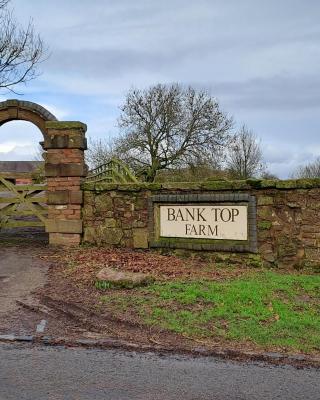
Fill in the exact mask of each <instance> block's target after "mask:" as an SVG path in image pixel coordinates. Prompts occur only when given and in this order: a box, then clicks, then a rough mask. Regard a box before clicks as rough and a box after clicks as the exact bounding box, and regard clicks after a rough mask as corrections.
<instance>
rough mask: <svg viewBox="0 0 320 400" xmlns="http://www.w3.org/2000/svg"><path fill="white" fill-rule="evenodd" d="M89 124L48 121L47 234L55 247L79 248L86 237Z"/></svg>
mask: <svg viewBox="0 0 320 400" xmlns="http://www.w3.org/2000/svg"><path fill="white" fill-rule="evenodd" d="M86 129H87V127H86V125H85V124H82V123H81V122H62V121H61V122H58V121H50V122H46V133H47V134H46V136H45V138H44V142H43V145H42V146H43V149H44V150H46V151H47V153H46V160H45V175H46V178H47V185H48V190H47V202H48V220H47V222H46V232H48V233H49V243H50V244H53V245H69V246H70V245H79V244H80V242H81V236H82V218H81V208H82V203H83V193H82V190H81V186H80V185H81V179H82V178H83V177H84V176H86V174H87V167H86V165H85V162H84V150H86V148H87V143H86V138H85V132H86Z"/></svg>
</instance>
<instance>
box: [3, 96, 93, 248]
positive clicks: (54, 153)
mask: <svg viewBox="0 0 320 400" xmlns="http://www.w3.org/2000/svg"><path fill="white" fill-rule="evenodd" d="M14 120H24V121H29V122H32V123H33V124H34V125H36V126H37V127H38V128H39V129H40V131H41V132H42V134H43V142H41V143H40V144H41V145H42V147H43V149H44V150H45V151H46V157H45V176H46V179H47V186H48V189H47V203H48V220H47V221H46V232H48V233H49V243H50V244H53V245H78V244H80V241H81V236H82V218H81V208H82V203H83V193H82V190H81V179H82V178H83V177H84V176H86V175H87V167H86V165H85V162H84V150H86V148H87V142H86V138H85V132H86V129H87V127H86V125H85V124H83V123H81V122H77V121H58V120H57V118H56V117H55V116H54V115H52V114H51V113H50V112H49V111H48V110H46V109H45V108H44V107H42V106H40V105H39V104H36V103H32V102H29V101H19V100H7V101H4V102H0V125H3V124H5V123H6V122H9V121H14Z"/></svg>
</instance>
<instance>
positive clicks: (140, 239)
mask: <svg viewBox="0 0 320 400" xmlns="http://www.w3.org/2000/svg"><path fill="white" fill-rule="evenodd" d="M133 247H134V248H135V249H147V248H148V247H149V232H148V230H147V229H142V228H136V229H133Z"/></svg>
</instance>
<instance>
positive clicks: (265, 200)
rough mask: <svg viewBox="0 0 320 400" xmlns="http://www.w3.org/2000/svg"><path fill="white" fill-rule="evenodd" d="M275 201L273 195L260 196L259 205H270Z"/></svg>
mask: <svg viewBox="0 0 320 400" xmlns="http://www.w3.org/2000/svg"><path fill="white" fill-rule="evenodd" d="M273 202H274V200H273V197H271V196H259V197H258V203H257V204H258V206H269V205H272V204H273Z"/></svg>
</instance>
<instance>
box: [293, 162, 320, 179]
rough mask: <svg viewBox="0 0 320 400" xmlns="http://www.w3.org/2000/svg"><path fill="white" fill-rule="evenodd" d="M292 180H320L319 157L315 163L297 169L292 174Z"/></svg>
mask: <svg viewBox="0 0 320 400" xmlns="http://www.w3.org/2000/svg"><path fill="white" fill-rule="evenodd" d="M293 177H294V178H320V157H318V158H317V159H316V160H315V161H313V162H311V163H309V164H307V165H304V166H300V167H298V169H297V170H296V172H295V173H294V174H293Z"/></svg>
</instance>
